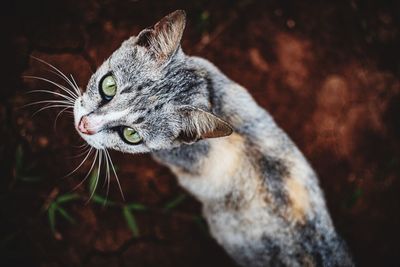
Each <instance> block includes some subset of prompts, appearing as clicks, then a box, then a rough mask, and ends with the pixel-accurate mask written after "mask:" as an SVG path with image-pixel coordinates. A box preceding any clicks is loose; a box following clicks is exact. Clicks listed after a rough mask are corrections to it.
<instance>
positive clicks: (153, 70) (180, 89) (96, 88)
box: [74, 10, 232, 153]
mask: <svg viewBox="0 0 400 267" xmlns="http://www.w3.org/2000/svg"><path fill="white" fill-rule="evenodd" d="M184 28H185V13H184V12H183V11H179V10H178V11H175V12H173V13H171V14H169V15H168V16H166V17H164V18H163V19H161V20H160V21H159V22H158V23H157V24H155V25H154V26H153V27H152V28H148V29H145V30H143V31H141V32H140V33H139V34H138V36H133V37H131V38H129V39H128V40H126V41H125V42H123V43H122V45H121V47H120V48H119V49H117V50H116V51H115V52H114V53H113V54H112V55H111V56H110V57H109V58H108V59H107V60H106V61H105V62H104V63H103V64H102V65H101V66H100V67H99V68H98V70H97V71H96V73H94V74H93V75H92V77H91V78H90V80H89V83H88V85H87V89H86V92H85V93H83V95H82V96H81V97H79V98H78V99H77V100H76V102H75V105H74V117H75V126H76V129H77V130H78V132H79V134H80V135H81V136H82V137H83V138H84V139H85V141H86V142H87V143H89V144H90V145H91V146H93V147H95V148H98V149H101V148H111V149H115V150H119V151H124V152H129V153H140V152H150V151H155V150H160V149H169V148H173V147H176V146H179V145H181V144H183V143H193V142H196V141H197V140H200V139H203V138H213V137H222V136H226V135H229V134H231V132H232V129H231V127H230V126H229V124H227V123H226V122H225V121H223V120H221V119H220V118H218V117H216V116H215V115H213V114H212V113H210V112H209V110H210V108H211V106H210V96H209V91H208V88H207V87H208V85H209V80H208V78H207V77H206V76H207V75H206V74H205V72H204V71H203V70H201V69H198V68H196V67H193V66H192V65H190V64H188V57H186V56H185V55H184V54H183V52H182V50H181V48H180V41H181V37H182V34H183V30H184Z"/></svg>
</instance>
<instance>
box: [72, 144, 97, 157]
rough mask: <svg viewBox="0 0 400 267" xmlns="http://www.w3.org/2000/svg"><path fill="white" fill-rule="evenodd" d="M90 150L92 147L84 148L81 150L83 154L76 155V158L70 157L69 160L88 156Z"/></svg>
mask: <svg viewBox="0 0 400 267" xmlns="http://www.w3.org/2000/svg"><path fill="white" fill-rule="evenodd" d="M89 149H91V147H89V146H88V147H83V148H82V149H81V151H82V152H80V153H79V154H78V155H76V156H70V157H68V158H69V159H75V158H79V157H80V156H82V155H84V154H86V153H87V152H88V150H89Z"/></svg>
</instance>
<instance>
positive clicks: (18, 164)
mask: <svg viewBox="0 0 400 267" xmlns="http://www.w3.org/2000/svg"><path fill="white" fill-rule="evenodd" d="M23 155H24V151H23V150H22V145H18V147H17V150H16V151H15V172H16V175H17V176H19V175H20V174H21V173H22V172H23V169H22V166H23Z"/></svg>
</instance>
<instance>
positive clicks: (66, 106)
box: [32, 105, 72, 117]
mask: <svg viewBox="0 0 400 267" xmlns="http://www.w3.org/2000/svg"><path fill="white" fill-rule="evenodd" d="M62 107H65V108H72V107H71V106H68V105H50V106H45V107H42V108H41V109H39V110H37V111H36V112H34V113H33V114H32V117H33V116H35V115H36V114H37V113H39V112H41V111H43V110H46V109H49V108H62Z"/></svg>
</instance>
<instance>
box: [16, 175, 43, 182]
mask: <svg viewBox="0 0 400 267" xmlns="http://www.w3.org/2000/svg"><path fill="white" fill-rule="evenodd" d="M18 179H19V180H20V181H23V182H28V183H36V182H39V181H41V180H42V177H40V176H18Z"/></svg>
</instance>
